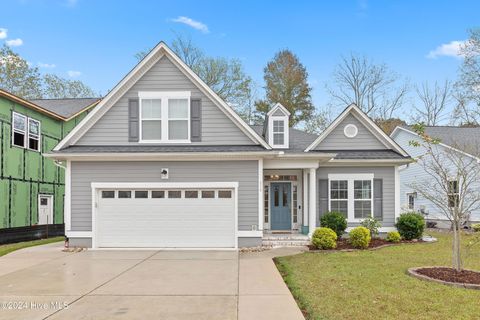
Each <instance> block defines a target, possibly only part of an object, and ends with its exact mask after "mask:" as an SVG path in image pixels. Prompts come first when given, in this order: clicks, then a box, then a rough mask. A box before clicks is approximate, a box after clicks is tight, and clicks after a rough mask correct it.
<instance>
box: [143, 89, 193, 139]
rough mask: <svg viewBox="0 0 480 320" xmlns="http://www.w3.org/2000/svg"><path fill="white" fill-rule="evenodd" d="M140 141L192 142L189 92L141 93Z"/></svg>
mask: <svg viewBox="0 0 480 320" xmlns="http://www.w3.org/2000/svg"><path fill="white" fill-rule="evenodd" d="M139 98H140V127H141V130H140V142H144V143H149V142H150V143H186V142H190V92H139Z"/></svg>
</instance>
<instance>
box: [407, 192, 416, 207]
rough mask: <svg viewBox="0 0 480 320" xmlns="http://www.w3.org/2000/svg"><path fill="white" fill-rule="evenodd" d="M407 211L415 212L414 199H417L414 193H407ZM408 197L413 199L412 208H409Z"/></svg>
mask: <svg viewBox="0 0 480 320" xmlns="http://www.w3.org/2000/svg"><path fill="white" fill-rule="evenodd" d="M406 195H407V209H408V210H415V205H416V203H415V202H416V201H415V199H416V198H417V197H416V195H415V192H407V194H406ZM410 196H412V197H413V208H410Z"/></svg>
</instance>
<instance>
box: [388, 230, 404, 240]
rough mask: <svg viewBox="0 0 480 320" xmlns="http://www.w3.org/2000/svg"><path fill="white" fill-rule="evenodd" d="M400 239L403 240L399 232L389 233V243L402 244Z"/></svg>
mask: <svg viewBox="0 0 480 320" xmlns="http://www.w3.org/2000/svg"><path fill="white" fill-rule="evenodd" d="M400 239H402V237H401V236H400V233H399V232H398V231H390V232H389V233H387V241H388V242H400Z"/></svg>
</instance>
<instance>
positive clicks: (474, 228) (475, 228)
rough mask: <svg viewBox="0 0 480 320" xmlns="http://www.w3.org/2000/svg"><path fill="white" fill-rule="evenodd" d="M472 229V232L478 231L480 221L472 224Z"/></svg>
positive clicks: (479, 229) (479, 230)
mask: <svg viewBox="0 0 480 320" xmlns="http://www.w3.org/2000/svg"><path fill="white" fill-rule="evenodd" d="M472 229H473V231H474V232H480V223H475V224H472Z"/></svg>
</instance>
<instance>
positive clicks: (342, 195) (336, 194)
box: [330, 180, 348, 218]
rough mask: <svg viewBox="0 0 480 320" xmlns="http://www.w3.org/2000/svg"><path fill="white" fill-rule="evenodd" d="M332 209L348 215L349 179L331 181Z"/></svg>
mask: <svg viewBox="0 0 480 320" xmlns="http://www.w3.org/2000/svg"><path fill="white" fill-rule="evenodd" d="M330 211H336V212H340V213H342V214H343V215H344V216H345V218H347V217H348V180H331V181H330Z"/></svg>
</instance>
